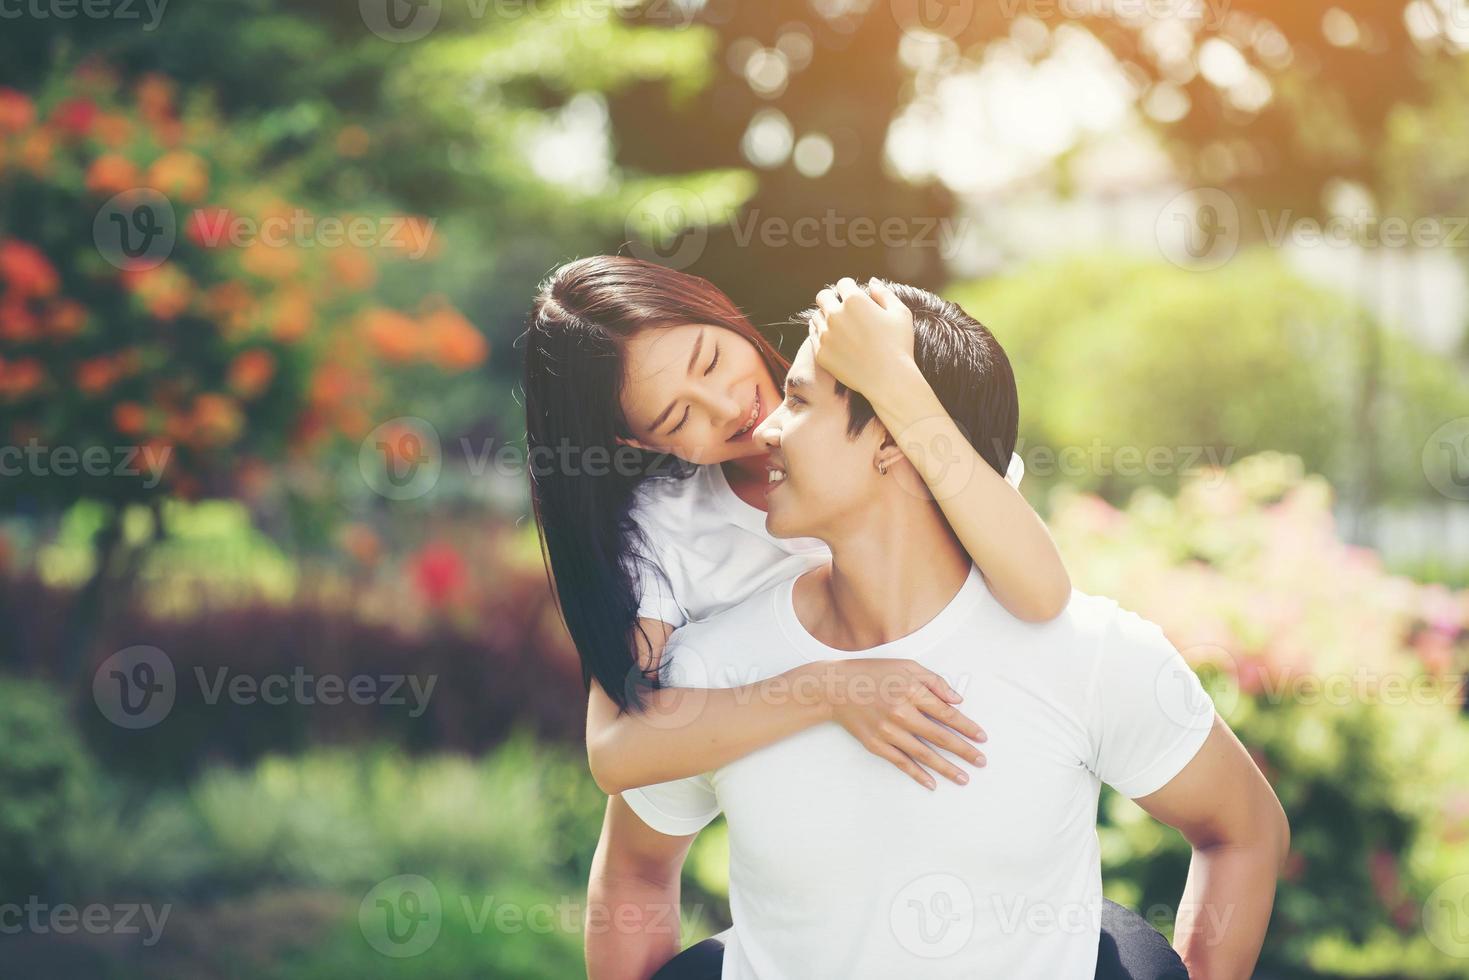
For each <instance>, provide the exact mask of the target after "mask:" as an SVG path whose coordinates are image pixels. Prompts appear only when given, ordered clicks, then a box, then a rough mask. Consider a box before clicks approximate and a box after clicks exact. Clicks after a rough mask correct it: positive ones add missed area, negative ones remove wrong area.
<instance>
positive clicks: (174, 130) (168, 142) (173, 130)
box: [153, 119, 184, 148]
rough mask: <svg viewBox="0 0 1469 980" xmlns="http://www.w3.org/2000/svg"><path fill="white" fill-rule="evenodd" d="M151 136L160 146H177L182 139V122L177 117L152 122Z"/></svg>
mask: <svg viewBox="0 0 1469 980" xmlns="http://www.w3.org/2000/svg"><path fill="white" fill-rule="evenodd" d="M153 136H154V138H155V139H157V140H158V142H159V145H161V146H166V147H169V148H172V147H175V146H178V145H179V144H180V143H182V142H183V141H184V124H183V123H181V122H179V121H178V120H177V119H162V120H159V121H158V122H156V123H154V124H153Z"/></svg>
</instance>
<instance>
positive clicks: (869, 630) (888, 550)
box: [794, 497, 973, 650]
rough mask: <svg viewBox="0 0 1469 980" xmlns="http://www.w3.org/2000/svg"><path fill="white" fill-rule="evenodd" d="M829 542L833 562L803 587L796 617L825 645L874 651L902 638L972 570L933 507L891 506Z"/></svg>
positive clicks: (913, 502)
mask: <svg viewBox="0 0 1469 980" xmlns="http://www.w3.org/2000/svg"><path fill="white" fill-rule="evenodd" d="M852 524H853V527H852V528H851V529H850V530H848V529H843V530H842V531H840V532H838V533H833V534H830V535H827V536H825V537H826V543H827V545H828V546H829V547H830V548H831V554H832V561H831V565H830V566H829V567H828V568H826V569H824V570H822V571H820V572H816V573H813V574H811V575H808V576H805V577H804V578H803V579H801V581H800V582H799V583H798V586H800V587H799V588H798V589H797V592H796V595H795V597H794V599H795V603H796V614H797V616H798V618H799V619H800V620H801V622H802V624H803V625H804V626H805V627H806V629H807V630H808V631H809V632H810V633H811V634H812V635H813V636H815V637H816V638H817V639H818V640H820V641H821V642H822V643H825V644H826V645H827V646H830V647H835V648H836V649H839V650H868V649H871V648H872V647H876V646H880V645H882V644H884V643H891V642H892V641H893V640H897V639H901V638H902V637H904V636H907V635H908V634H910V633H913V632H915V631H916V630H918V629H920V628H921V627H922V626H923V625H924V624H926V623H928V622H929V621H930V620H931V619H933V618H934V617H935V616H937V615H938V614H939V612H940V611H942V610H943V608H944V607H945V606H946V605H948V604H949V602H950V601H951V600H952V599H953V598H954V596H955V595H956V594H957V593H958V591H959V589H960V588H961V587H962V586H963V584H964V580H965V578H966V577H967V576H968V575H969V570H970V568H971V567H972V566H973V563H972V562H971V561H970V558H969V555H968V554H967V553H966V552H965V551H964V548H963V546H962V545H960V544H959V541H958V539H957V538H955V537H954V533H953V531H952V530H950V528H949V525H948V522H946V521H945V520H944V519H943V517H942V516H941V515H940V514H939V512H938V509H937V507H935V506H934V505H933V504H931V503H929V502H927V501H922V500H918V499H916V498H913V497H906V499H897V498H894V499H891V500H888V501H884V502H882V503H880V504H879V506H878V507H877V508H875V512H874V513H872V514H868V515H865V516H864V518H863V519H862V520H860V521H854V522H852Z"/></svg>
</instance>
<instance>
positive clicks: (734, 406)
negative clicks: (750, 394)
mask: <svg viewBox="0 0 1469 980" xmlns="http://www.w3.org/2000/svg"><path fill="white" fill-rule="evenodd" d="M708 408H709V417H710V418H711V419H713V421H714V423H715V424H716V425H721V426H723V425H729V424H730V423H732V422H739V421H743V419H744V415H745V413H746V412H748V411H749V410H750V409H749V406H748V405H741V404H740V402H739V399H737V398H735V397H734V395H732V394H730V393H729V392H727V391H725V392H718V393H711V394H710V395H709V396H708Z"/></svg>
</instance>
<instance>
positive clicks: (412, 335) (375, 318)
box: [361, 309, 422, 364]
mask: <svg viewBox="0 0 1469 980" xmlns="http://www.w3.org/2000/svg"><path fill="white" fill-rule="evenodd" d="M361 329H362V332H363V334H364V335H365V336H366V337H367V342H368V343H369V344H371V345H372V347H373V349H374V350H375V351H377V354H378V356H379V357H381V358H382V359H383V360H385V361H390V362H392V363H394V364H402V363H404V362H406V361H411V360H413V359H414V358H416V357H417V356H418V352H419V350H420V349H421V340H422V338H421V337H420V333H421V328H420V327H419V325H418V324H417V323H414V322H413V319H412V318H411V317H409V316H408V315H406V314H404V313H399V312H398V311H397V310H389V309H378V310H370V311H369V312H367V313H365V314H363V317H362V327H361Z"/></svg>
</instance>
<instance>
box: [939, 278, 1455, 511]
mask: <svg viewBox="0 0 1469 980" xmlns="http://www.w3.org/2000/svg"><path fill="white" fill-rule="evenodd" d="M946 294H947V295H948V296H949V298H951V299H953V300H955V301H957V302H958V303H959V304H960V305H962V306H963V307H964V308H965V309H966V310H968V311H969V312H970V313H971V314H973V315H974V316H975V317H977V318H978V319H979V320H980V321H981V322H984V323H987V324H990V325H992V326H993V328H994V329H995V331H996V335H997V337H998V338H999V340H1000V342H1001V343H1002V344H1004V346H1005V350H1006V352H1007V353H1008V354H1009V356H1010V361H1011V363H1012V365H1013V366H1014V368H1015V374H1016V381H1017V384H1018V386H1019V389H1020V435H1021V440H1022V442H1021V445H1020V446H1019V448H1018V449H1017V451H1018V452H1019V453H1020V454H1021V456H1023V457H1024V458H1025V462H1026V482H1027V485H1028V488H1029V487H1049V486H1054V485H1057V484H1059V483H1065V484H1069V485H1071V486H1074V487H1077V488H1080V489H1085V490H1096V491H1099V492H1101V493H1102V494H1103V495H1104V496H1106V497H1107V498H1108V499H1110V500H1113V501H1120V500H1124V499H1126V496H1127V494H1128V493H1129V492H1130V491H1131V490H1133V489H1135V488H1137V487H1139V486H1145V485H1151V486H1157V487H1161V488H1173V487H1177V486H1178V484H1179V478H1180V477H1181V476H1186V475H1188V472H1189V471H1197V470H1201V469H1203V468H1205V467H1207V466H1208V465H1210V464H1218V465H1224V464H1228V463H1230V462H1232V461H1235V460H1239V459H1243V458H1244V457H1246V456H1248V455H1250V454H1251V453H1256V452H1261V451H1264V450H1279V451H1281V452H1288V453H1292V454H1294V455H1296V456H1299V457H1300V458H1301V459H1302V460H1303V461H1304V462H1305V465H1306V467H1307V469H1309V470H1310V471H1311V472H1314V473H1320V474H1323V475H1324V476H1326V477H1327V478H1328V479H1329V480H1330V481H1331V483H1332V485H1333V486H1336V487H1338V488H1340V489H1342V491H1343V492H1344V493H1345V494H1348V495H1353V496H1355V494H1356V493H1358V492H1360V491H1361V490H1362V489H1363V488H1364V484H1366V485H1367V486H1368V487H1370V488H1371V490H1373V491H1374V492H1373V493H1372V496H1371V497H1370V498H1369V499H1399V500H1402V499H1424V498H1428V497H1431V496H1432V494H1433V490H1432V487H1431V486H1430V485H1429V484H1428V483H1427V482H1426V481H1425V480H1424V478H1423V470H1422V451H1423V445H1424V442H1425V440H1426V439H1427V438H1428V436H1429V434H1430V433H1432V432H1433V430H1434V429H1435V428H1437V427H1438V426H1440V425H1441V424H1442V423H1443V422H1444V421H1445V420H1446V419H1449V418H1453V417H1454V416H1456V415H1469V385H1465V383H1464V380H1463V378H1462V377H1461V376H1460V374H1459V372H1458V370H1457V368H1456V367H1455V366H1454V365H1453V364H1452V363H1449V362H1446V361H1444V360H1443V359H1441V358H1437V357H1434V356H1433V355H1431V354H1429V353H1427V352H1426V351H1423V350H1421V349H1420V348H1418V347H1417V346H1416V345H1414V344H1413V343H1412V342H1410V341H1409V340H1407V339H1406V338H1404V337H1401V336H1399V335H1396V334H1392V333H1390V332H1382V333H1381V335H1380V336H1379V328H1378V326H1377V325H1376V324H1374V323H1372V322H1371V321H1370V319H1369V318H1368V317H1369V315H1368V314H1367V313H1366V312H1365V311H1364V310H1362V309H1361V308H1360V307H1358V306H1356V305H1354V304H1353V303H1351V302H1350V301H1349V300H1347V299H1345V298H1344V297H1342V296H1341V295H1340V294H1338V293H1334V292H1332V291H1329V290H1326V289H1322V288H1320V287H1316V286H1312V285H1309V284H1307V283H1305V282H1303V281H1302V280H1301V279H1300V278H1299V277H1297V276H1296V275H1294V274H1293V273H1292V272H1290V271H1289V270H1288V269H1287V268H1286V267H1285V266H1284V264H1283V263H1282V262H1281V261H1280V260H1279V258H1278V257H1276V256H1275V255H1273V254H1271V253H1269V252H1267V251H1264V250H1256V251H1249V252H1244V253H1241V254H1240V255H1238V256H1236V257H1235V258H1234V259H1233V260H1232V261H1231V262H1230V263H1229V264H1228V265H1226V266H1225V267H1223V268H1221V269H1218V270H1215V271H1213V272H1210V273H1208V274H1207V275H1201V274H1198V273H1194V272H1189V271H1185V270H1183V269H1179V268H1177V267H1175V266H1172V265H1168V264H1166V263H1163V262H1159V261H1149V260H1146V259H1141V258H1128V257H1116V256H1110V255H1089V256H1078V257H1073V258H1067V259H1061V260H1057V261H1052V262H1046V263H1041V264H1038V265H1034V266H1031V267H1028V268H1025V269H1022V270H1020V271H1018V272H1015V273H1013V274H1010V275H1005V276H1001V277H999V278H996V279H993V280H988V281H985V282H982V283H977V284H969V285H958V286H955V287H953V288H951V289H949V290H947V291H946ZM1368 344H1371V345H1372V349H1373V350H1375V351H1376V352H1377V356H1378V357H1379V358H1380V371H1379V377H1378V387H1377V389H1376V391H1375V392H1374V393H1373V394H1372V395H1371V396H1370V400H1369V401H1368V403H1367V405H1366V406H1365V408H1364V407H1363V406H1362V404H1361V401H1360V400H1361V398H1362V397H1363V396H1362V393H1361V390H1360V388H1359V386H1358V379H1359V371H1360V367H1361V364H1362V361H1363V359H1364V357H1365V356H1366V353H1365V351H1366V348H1367V345H1368ZM1368 428H1375V429H1376V439H1375V443H1372V444H1373V445H1375V452H1374V453H1373V455H1371V456H1370V457H1368V458H1363V457H1362V452H1361V448H1360V447H1361V446H1363V445H1364V444H1367V443H1368V441H1367V439H1366V436H1365V430H1366V429H1368ZM1154 452H1156V453H1158V454H1159V456H1158V457H1157V458H1158V460H1159V465H1157V466H1153V465H1152V464H1150V463H1149V462H1148V457H1149V454H1150V453H1154ZM1129 454H1130V456H1129ZM1068 460H1069V462H1068ZM1078 461H1079V462H1078Z"/></svg>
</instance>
